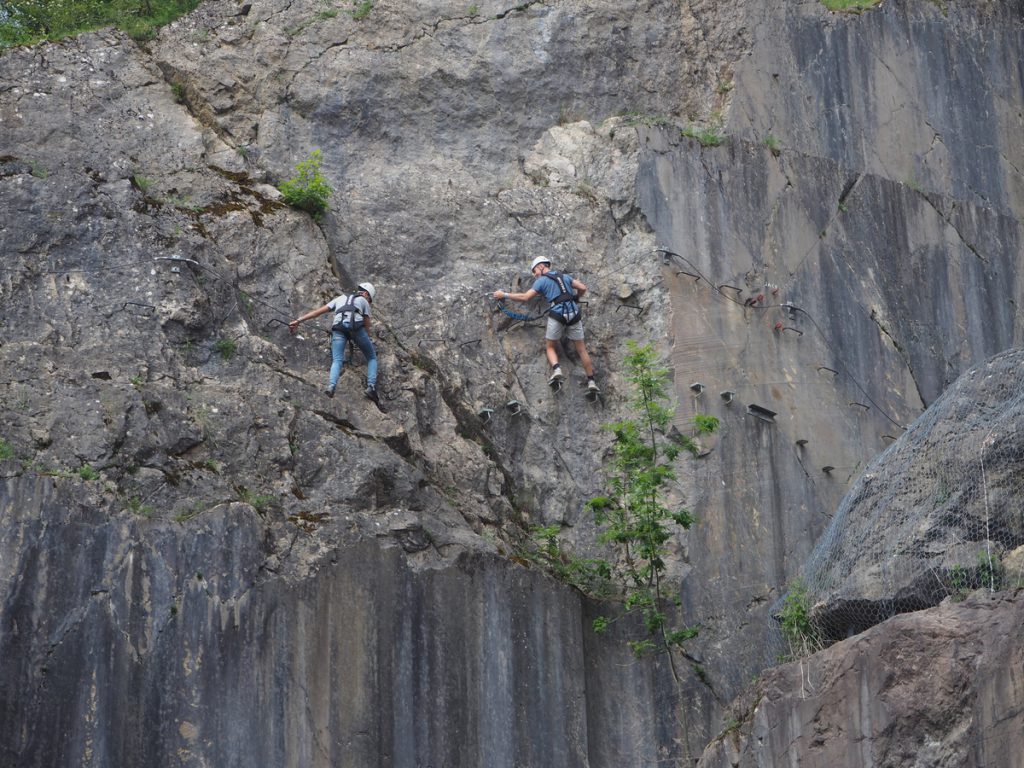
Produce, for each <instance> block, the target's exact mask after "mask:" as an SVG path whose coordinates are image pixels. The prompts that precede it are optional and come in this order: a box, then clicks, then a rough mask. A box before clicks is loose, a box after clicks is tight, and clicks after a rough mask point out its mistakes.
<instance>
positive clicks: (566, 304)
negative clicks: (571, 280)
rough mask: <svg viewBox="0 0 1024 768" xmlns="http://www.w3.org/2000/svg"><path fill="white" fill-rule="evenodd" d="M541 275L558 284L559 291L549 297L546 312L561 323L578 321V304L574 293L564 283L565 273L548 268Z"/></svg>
mask: <svg viewBox="0 0 1024 768" xmlns="http://www.w3.org/2000/svg"><path fill="white" fill-rule="evenodd" d="M541 277H548V278H551V280H553V281H554V282H555V284H556V285H557V286H558V290H559V291H560V293H559V294H558V295H557V296H556V297H555V298H553V299H551V305H550V307H548V314H549V315H550V316H551V317H553V318H554V319H555V320H557V321H558V322H560V323H561V324H562V325H575V324H576V323H578V322H579V321H580V305H579V304H578V303H577V302H576V294H575V293H574V292H573V291H572V289H571V287H570V286H568V285H566V282H565V275H563V274H562V273H561V272H555V271H553V270H548V271H547V272H545V273H544V274H543V275H542V276H541Z"/></svg>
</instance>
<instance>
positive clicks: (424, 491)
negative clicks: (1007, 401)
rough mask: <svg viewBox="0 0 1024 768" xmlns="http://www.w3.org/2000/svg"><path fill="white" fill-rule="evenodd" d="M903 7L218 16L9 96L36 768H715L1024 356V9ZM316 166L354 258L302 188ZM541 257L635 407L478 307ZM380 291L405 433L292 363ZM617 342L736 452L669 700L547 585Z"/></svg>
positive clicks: (62, 60) (7, 304)
mask: <svg viewBox="0 0 1024 768" xmlns="http://www.w3.org/2000/svg"><path fill="white" fill-rule="evenodd" d="M891 5H892V4H885V5H883V6H882V7H880V8H878V9H875V10H872V11H871V12H868V13H865V14H861V15H845V14H831V13H828V12H827V11H825V10H824V8H823V7H821V6H820V5H819V4H817V3H810V2H808V3H798V4H793V3H789V2H787V3H783V2H775V1H774V0H773V1H772V2H758V3H754V2H740V3H729V4H722V3H712V2H694V3H688V4H685V5H680V4H678V3H675V2H667V1H666V2H645V3H625V4H623V3H612V2H588V3H577V2H569V1H567V2H558V3H540V2H527V3H523V4H521V5H518V6H515V7H511V6H505V5H500V4H498V3H494V2H483V3H479V4H477V5H474V6H472V8H470V7H467V8H464V9H458V11H457V12H453V11H452V7H451V6H450V5H449V4H442V3H433V2H422V3H414V4H409V3H399V2H389V1H387V0H382V1H381V2H376V3H374V4H373V5H372V8H370V13H369V14H368V15H366V16H365V17H363V18H356V16H358V15H359V14H355V13H350V12H349V10H350V9H349V8H348V7H347V5H346V4H344V3H343V4H340V5H338V6H337V7H335V6H332V5H327V6H325V4H324V3H322V2H320V0H290V1H289V2H283V1H279V0H260V1H258V2H245V3H236V2H218V3H213V2H211V3H205V4H203V5H202V6H201V7H200V8H199V9H197V11H196V12H194V13H193V14H190V15H189V16H188V17H186V18H184V19H182V20H180V21H178V22H175V23H174V24H172V25H170V26H169V27H167V28H166V29H165V30H163V31H162V32H161V34H160V35H159V37H158V38H157V39H155V40H153V41H150V42H147V43H144V44H139V43H135V42H133V41H131V40H128V39H126V38H124V37H123V36H121V35H119V34H116V33H114V32H111V31H100V32H97V33H91V34H87V35H83V36H81V37H79V38H77V39H75V40H69V41H64V42H61V43H59V44H44V45H40V46H37V47H34V48H31V49H23V50H14V51H8V52H6V53H5V54H4V55H3V56H2V57H0V83H3V84H4V85H3V86H0V128H2V130H0V135H2V136H3V140H2V141H3V143H2V144H0V212H2V213H0V249H2V251H3V253H4V255H5V262H4V265H3V266H2V267H0V301H2V307H3V309H2V312H0V327H2V330H3V335H2V340H0V366H2V370H3V371H4V374H5V375H4V377H3V381H2V382H0V404H2V409H3V416H4V418H3V426H2V428H0V440H2V441H3V442H2V443H0V475H2V476H3V483H4V485H3V490H2V496H0V502H2V504H0V545H2V550H0V605H2V613H0V652H2V655H3V658H4V659H5V664H4V665H3V670H2V672H0V677H2V685H0V690H2V691H3V692H4V693H3V694H0V696H2V698H0V712H2V715H3V716H2V717H0V755H2V757H3V761H6V762H11V761H16V764H18V765H25V766H44V765H45V766H52V765H76V766H80V765H90V766H101V765H112V764H125V765H127V764H169V763H172V762H185V763H188V764H194V765H221V764H228V765H232V764H236V763H237V764H243V763H244V764H247V765H252V764H262V763H264V762H273V763H281V764H285V765H339V764H342V765H344V764H351V765H467V766H470V765H481V764H487V765H515V766H525V765H537V766H540V765H543V766H560V765H566V766H568V765H587V766H594V767H596V766H618V765H623V764H635V765H653V764H656V763H658V764H664V762H665V761H672V760H676V761H686V760H687V759H688V758H692V757H695V756H696V755H697V754H699V753H700V750H701V748H702V747H703V746H704V745H705V744H706V743H707V742H708V741H709V740H710V739H711V738H712V737H713V736H714V735H715V734H716V733H718V732H719V731H720V730H721V725H722V717H723V705H724V702H725V701H726V700H728V699H730V698H732V696H734V695H735V694H736V693H737V692H738V691H739V690H740V689H741V688H742V686H743V685H744V683H745V682H746V681H748V680H749V679H750V676H751V675H752V674H754V673H755V672H757V671H758V670H760V669H761V668H762V667H764V666H765V665H766V664H768V663H771V662H772V661H773V660H774V658H775V654H776V652H777V650H778V647H777V639H778V638H777V633H776V632H775V630H774V625H773V622H772V621H771V618H770V606H771V605H772V603H773V601H774V600H776V599H777V598H778V597H779V595H781V594H782V593H783V591H784V589H785V587H786V585H787V583H789V581H790V580H791V579H792V578H793V577H794V576H795V575H796V574H797V573H798V572H799V569H800V567H801V565H802V564H803V563H804V561H805V560H806V558H807V556H808V555H809V554H810V552H811V551H812V548H813V546H814V543H815V541H816V540H817V538H818V536H819V535H820V534H821V533H822V532H823V531H824V530H825V528H826V526H827V525H828V523H829V520H830V516H831V515H832V513H833V510H835V509H836V507H837V505H838V504H839V503H840V501H841V499H842V498H843V496H844V494H845V493H846V491H847V490H848V488H849V485H850V483H851V482H852V481H853V480H854V478H856V477H857V476H858V475H859V473H860V470H861V468H862V467H864V466H865V465H866V464H867V463H868V462H869V461H870V460H871V459H872V458H874V457H875V456H876V455H878V454H879V453H880V452H881V451H882V450H884V449H885V448H886V447H887V446H888V445H889V444H890V442H891V441H892V440H893V439H895V438H897V437H899V434H900V433H901V431H902V427H903V425H905V424H908V423H910V422H911V421H913V419H914V418H915V417H916V416H917V415H918V414H919V413H920V412H921V410H922V409H923V408H924V407H926V406H928V405H930V404H931V403H933V402H935V401H936V399H937V398H938V397H939V396H940V394H941V393H942V392H943V390H944V389H945V388H946V387H947V386H948V385H949V384H950V383H951V382H952V381H954V380H955V379H956V378H957V376H958V375H959V374H960V373H962V372H963V371H964V370H967V369H968V368H969V367H971V366H972V365H975V364H977V363H979V362H981V361H982V360H984V359H986V358H988V357H990V356H991V355H993V354H995V353H998V352H1000V351H1002V350H1004V349H1006V348H1008V347H1011V346H1019V345H1020V344H1021V343H1022V342H1024V333H1022V328H1021V325H1020V321H1019V319H1018V318H1017V315H1016V312H1015V310H1014V308H1015V307H1016V306H1017V305H1018V304H1019V303H1020V302H1021V301H1022V300H1024V296H1022V295H1021V294H1022V293H1024V289H1022V288H1021V285H1022V284H1024V283H1022V281H1021V279H1020V274H1019V267H1018V265H1017V259H1016V256H1017V254H1018V253H1019V249H1020V243H1021V240H1022V238H1021V232H1020V220H1019V219H1020V211H1021V208H1022V201H1021V189H1020V173H1019V171H1018V170H1017V169H1019V168H1020V167H1022V163H1024V160H1022V159H1021V158H1020V152H1021V147H1020V142H1019V140H1018V139H1019V132H1020V121H1021V118H1020V114H1021V110H1022V109H1024V104H1022V102H1024V97H1022V96H1021V87H1020V82H1019V79H1020V72H1019V68H1017V67H1016V66H1015V62H1017V61H1019V58H1020V57H1019V52H1020V50H1022V48H1024V44H1022V27H1021V22H1020V19H1021V13H1020V10H1021V8H1020V4H1019V3H1011V4H1001V5H998V6H996V5H993V4H989V3H970V2H964V3H951V4H945V6H944V7H943V8H939V7H938V6H937V5H935V4H929V3H925V4H920V6H913V7H908V8H894V7H891ZM979 40H985V41H986V42H985V44H984V45H980V44H979V43H978V41H979ZM940 61H941V63H942V67H938V68H936V63H937V62H940ZM937 72H942V73H944V75H942V76H940V75H938V74H937ZM822 104H825V105H828V109H827V110H825V112H824V113H822V112H821V109H820V105H822ZM986 110H987V112H986ZM709 126H710V127H712V128H714V129H715V130H717V131H718V132H719V133H720V134H722V135H725V136H726V137H727V139H728V141H727V142H726V143H724V144H722V145H719V146H702V145H701V142H699V141H698V140H697V139H694V138H691V136H692V135H693V134H694V133H696V131H695V130H693V128H695V127H709ZM683 128H685V129H686V130H685V134H686V135H684V132H683V131H681V129H683ZM712 133H714V131H712ZM769 139H771V140H769ZM705 143H708V142H706V141H705ZM316 149H319V150H321V151H322V153H323V155H322V157H323V173H324V175H325V177H326V178H327V180H328V181H329V182H330V184H331V185H332V186H333V188H334V193H333V195H332V197H331V201H330V203H331V206H330V210H329V211H328V212H327V214H326V215H325V216H324V217H323V218H322V219H320V220H319V221H314V220H312V219H311V218H310V217H308V216H307V215H305V214H303V213H300V212H298V211H295V210H292V209H290V208H287V207H285V206H284V205H282V204H281V202H280V200H279V195H278V193H277V190H276V189H275V186H276V185H279V184H280V183H281V182H282V181H284V180H286V179H287V178H288V177H289V176H290V175H291V174H292V173H293V169H294V167H295V165H296V163H297V162H299V161H301V160H303V159H305V158H306V157H308V156H309V155H310V153H311V152H312V151H314V150H316ZM659 249H661V250H659ZM538 253H544V254H548V255H549V256H551V257H552V258H553V260H554V261H555V263H556V265H559V266H562V267H564V268H565V269H566V270H567V271H569V272H570V273H571V274H574V275H575V276H578V277H580V278H581V279H583V280H584V282H586V283H587V284H588V285H589V286H590V291H589V292H588V294H587V300H588V304H587V306H586V316H585V319H584V323H585V326H586V333H587V338H588V345H589V347H590V350H591V354H592V355H593V357H594V358H595V360H596V362H597V364H598V369H599V374H598V375H599V380H600V382H601V384H602V387H603V389H604V393H605V396H604V400H603V402H602V403H599V404H596V405H591V404H588V403H587V402H585V400H584V398H583V397H582V393H581V392H580V391H579V388H578V386H576V385H578V384H580V383H581V382H582V379H581V377H580V371H579V367H578V364H577V363H576V362H575V361H574V360H573V358H572V355H571V353H569V352H567V353H566V354H567V356H568V357H569V361H568V363H567V364H566V369H567V372H568V373H569V374H570V376H571V380H570V385H569V386H568V387H566V389H565V390H564V391H563V392H562V393H561V394H560V395H559V396H557V397H553V396H552V395H551V393H550V391H549V390H548V389H547V387H546V386H545V380H546V377H547V370H546V368H547V366H546V362H545V360H544V358H543V355H542V352H541V340H540V336H541V333H542V332H541V327H540V326H539V325H538V324H537V323H520V322H516V321H514V320H512V319H511V318H509V317H507V316H506V315H504V314H501V313H500V312H498V311H496V309H495V307H494V306H493V304H492V303H491V302H490V301H488V300H486V299H485V298H484V297H485V295H486V294H488V293H489V292H490V291H492V290H494V289H495V288H515V287H525V286H526V285H529V276H528V273H527V270H526V268H527V266H528V264H529V261H530V259H531V258H532V257H533V256H534V255H536V254H538ZM364 279H371V280H373V282H374V283H375V284H376V285H377V287H378V290H379V294H378V300H377V302H376V304H375V307H374V315H375V319H376V325H377V327H376V329H375V338H376V343H377V349H378V354H379V357H380V361H381V370H382V375H381V380H380V388H381V392H382V395H383V399H382V406H383V407H382V409H377V408H376V407H374V405H373V404H372V403H370V402H368V401H365V400H364V399H363V398H362V396H361V394H360V389H361V386H360V379H361V377H362V375H363V374H364V372H365V368H364V367H363V361H362V358H361V356H360V355H359V353H356V354H355V359H354V360H353V361H352V362H351V363H350V364H347V365H346V370H345V372H344V374H343V377H342V383H341V388H340V390H339V395H338V396H337V397H336V398H335V399H334V400H327V399H325V398H324V397H323V396H322V394H321V390H322V388H323V386H324V383H325V379H326V373H327V366H328V365H329V355H328V352H327V349H326V338H327V336H326V333H325V330H326V327H327V326H326V324H321V325H319V326H317V325H316V324H315V323H311V324H309V325H306V326H304V327H302V328H301V330H300V333H299V334H298V335H297V336H290V335H289V334H288V331H287V329H286V323H287V321H288V320H289V319H291V318H294V317H296V316H297V315H298V314H300V313H301V312H303V311H305V310H308V309H311V308H313V307H316V306H320V305H322V304H323V303H324V302H325V301H327V300H329V299H331V298H333V297H334V296H335V295H337V294H338V293H339V292H341V290H343V289H344V288H351V287H352V286H353V285H354V284H355V283H356V282H358V281H360V280H364ZM534 309H535V308H534ZM627 339H635V340H638V341H654V342H655V343H656V344H657V345H658V346H659V348H660V349H661V350H662V351H663V352H664V353H665V355H666V357H667V358H668V359H669V361H670V364H671V367H672V370H673V373H674V376H675V384H676V390H677V393H678V396H679V405H678V419H677V428H679V429H680V430H681V431H684V432H686V431H689V429H690V423H691V419H692V416H693V415H694V413H696V412H702V413H711V414H713V415H716V416H718V417H719V418H720V419H721V422H722V430H721V432H720V434H719V435H718V436H717V437H716V438H715V439H714V441H713V442H709V443H708V444H707V445H706V446H704V447H705V449H706V451H707V453H706V455H705V456H704V458H702V459H700V460H699V461H688V462H687V463H685V464H682V465H681V466H680V468H679V469H680V472H679V474H680V477H681V478H683V480H682V482H681V485H680V487H679V488H678V500H679V501H680V502H682V501H685V502H686V503H688V504H689V506H690V507H691V508H692V509H693V510H694V511H695V512H696V513H697V515H698V517H699V519H700V522H699V524H698V525H697V526H695V527H694V529H693V530H692V531H690V532H689V533H688V534H687V533H686V532H683V531H679V532H677V535H676V536H675V537H674V539H673V541H672V544H671V546H672V556H671V561H672V562H671V569H672V575H673V576H672V577H673V579H674V581H675V583H676V584H677V588H678V592H679V594H680V597H681V600H682V603H683V610H684V616H685V618H686V620H687V621H689V622H691V623H693V624H700V625H701V627H702V632H701V636H700V638H699V639H698V640H697V641H696V642H695V643H694V644H693V646H692V648H691V649H690V654H691V656H692V657H693V659H694V660H695V661H694V662H693V664H691V665H685V666H684V667H683V678H684V679H683V682H682V684H681V685H679V686H676V685H675V684H673V683H672V682H671V676H670V675H669V674H668V673H667V670H666V669H665V668H664V666H663V663H660V662H658V661H645V662H643V663H637V662H633V661H632V660H631V659H630V658H629V657H628V655H627V654H626V653H625V651H624V648H623V646H622V644H621V643H620V642H618V640H617V639H616V638H604V637H598V636H595V635H593V634H592V633H591V632H590V631H589V630H588V629H587V627H588V626H589V620H590V619H591V618H592V617H593V615H595V613H596V612H597V610H598V608H597V607H595V606H592V605H589V604H587V603H585V602H583V601H581V600H580V598H579V597H578V596H577V595H575V594H574V593H571V592H569V591H568V590H567V589H566V588H565V587H563V586H561V585H558V584H557V583H555V582H554V581H552V580H550V579H548V578H547V577H545V576H544V575H543V574H541V573H540V572H539V570H537V569H536V568H525V567H524V566H523V561H522V559H521V558H520V557H518V555H519V554H520V553H521V550H522V548H523V546H524V542H525V541H526V539H527V538H528V534H527V531H528V530H529V528H530V526H533V525H538V524H543V525H559V526H561V528H562V534H561V540H562V542H563V546H564V547H565V548H566V549H567V550H569V551H572V552H574V553H578V554H582V555H587V554H593V553H595V552H596V551H598V546H597V543H596V536H597V532H596V531H595V529H594V526H593V523H592V521H591V520H590V519H589V517H588V515H587V514H586V513H585V512H584V509H583V502H584V501H585V500H586V499H587V498H589V497H590V496H592V495H594V494H596V493H598V492H599V491H600V490H601V488H602V483H603V477H602V473H601V466H602V461H603V459H604V458H605V456H606V454H607V451H608V449H609V445H610V443H609V437H608V434H607V433H606V432H605V431H603V430H602V428H601V425H602V424H603V423H605V422H608V421H612V420H614V419H615V418H618V417H619V416H621V415H622V414H624V413H625V411H626V408H627V405H626V398H627V397H628V393H629V392H628V385H627V382H626V381H625V380H624V379H623V377H622V375H621V360H622V356H623V353H624V341H625V340H627ZM691 385H701V386H694V387H691ZM772 414H774V415H772ZM488 415H489V418H487V416H488ZM826 466H827V467H830V468H831V469H830V470H829V471H828V472H823V471H822V468H823V467H826ZM1007 546H1009V544H1007ZM7 660H10V661H7ZM42 723H46V724H47V726H48V727H45V728H44V727H40V724H42ZM50 723H56V724H57V727H49V724H50ZM268 755H272V756H273V759H270V760H268V759H267V756H268Z"/></svg>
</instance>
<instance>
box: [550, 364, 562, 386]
mask: <svg viewBox="0 0 1024 768" xmlns="http://www.w3.org/2000/svg"><path fill="white" fill-rule="evenodd" d="M564 378H565V374H563V373H562V369H561V368H555V370H553V371H552V372H551V378H550V379H548V386H549V387H554V386H557V385H558V384H561V383H562V380H563V379H564Z"/></svg>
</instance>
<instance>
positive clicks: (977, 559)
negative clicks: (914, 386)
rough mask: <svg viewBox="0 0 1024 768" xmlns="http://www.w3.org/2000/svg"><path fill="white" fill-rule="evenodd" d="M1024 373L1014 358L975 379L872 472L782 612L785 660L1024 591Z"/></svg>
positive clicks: (971, 375)
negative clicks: (907, 615) (930, 612)
mask: <svg viewBox="0 0 1024 768" xmlns="http://www.w3.org/2000/svg"><path fill="white" fill-rule="evenodd" d="M1022 373H1024V351H1022V350H1013V351H1010V352H1006V353H1003V354H1001V355H998V356H997V357H995V358H993V359H991V360H989V361H988V362H986V363H984V364H982V365H981V366H979V367H978V368H975V369H974V370H972V371H970V372H968V373H966V374H964V375H963V376H962V377H961V378H960V379H959V380H958V381H957V382H956V383H954V384H953V386H951V387H950V388H949V390H947V392H946V393H944V394H943V395H942V397H940V398H939V399H938V400H937V401H936V402H935V403H934V404H933V405H932V407H930V408H929V409H928V410H927V411H925V413H924V414H922V415H921V417H920V418H918V420H917V421H916V422H915V423H914V424H913V425H912V426H911V427H910V429H909V430H908V431H907V433H906V434H904V435H903V436H902V437H901V438H900V439H899V440H898V441H897V442H895V443H893V444H892V445H891V446H890V447H889V448H888V449H887V450H886V451H885V452H884V453H882V454H881V455H880V456H879V457H878V458H877V459H875V460H874V461H873V462H872V463H871V464H870V465H869V467H868V468H867V470H866V471H865V472H864V474H863V475H862V476H861V477H860V478H859V479H858V480H857V481H856V482H855V483H854V485H853V486H852V487H851V489H850V491H849V492H848V493H847V494H846V496H845V497H844V499H843V501H842V503H841V504H840V506H839V509H838V510H837V512H836V514H835V516H834V518H833V520H832V524H831V525H830V526H829V528H828V530H826V532H825V533H824V534H823V535H822V538H821V540H820V541H819V542H818V544H817V545H816V546H815V549H814V551H813V552H812V553H811V556H810V558H809V559H808V561H807V563H806V564H805V566H804V568H803V569H802V571H801V575H800V576H799V578H797V579H795V580H794V581H793V582H792V583H791V584H790V588H789V592H788V594H787V595H786V596H785V597H784V598H783V599H781V600H779V601H778V602H777V603H776V604H775V605H774V606H773V609H772V616H773V617H774V619H775V621H776V622H778V628H779V630H780V634H781V635H782V647H783V648H784V650H785V651H786V652H788V653H789V654H791V655H799V654H800V653H803V652H806V651H807V650H813V649H814V648H815V647H820V646H823V645H828V644H831V643H833V642H836V641H837V640H841V639H843V638H845V637H849V636H851V635H853V634H856V633H858V632H862V631H864V630H865V629H867V628H869V627H871V626H873V625H875V624H878V623H879V622H881V621H884V620H885V619H886V618H888V617H890V616H893V615H894V614H897V613H901V612H905V611H911V610H918V609H922V608H926V607H929V606H933V605H936V604H938V603H939V602H940V601H942V600H943V599H945V598H947V597H949V598H952V599H954V600H959V599H963V597H964V596H966V594H967V593H968V592H970V591H972V590H974V589H987V590H992V591H999V590H1002V589H1014V588H1017V587H1019V586H1024V572H1022V569H1024V547H1022V544H1024V377H1022V375H1021V374H1022ZM787 646H788V647H787Z"/></svg>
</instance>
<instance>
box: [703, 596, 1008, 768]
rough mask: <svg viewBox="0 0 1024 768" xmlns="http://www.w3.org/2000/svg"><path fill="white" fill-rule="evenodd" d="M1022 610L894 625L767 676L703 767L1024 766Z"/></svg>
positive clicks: (1004, 608) (914, 618) (942, 615)
mask: <svg viewBox="0 0 1024 768" xmlns="http://www.w3.org/2000/svg"><path fill="white" fill-rule="evenodd" d="M1022 624H1024V600H1022V599H1021V598H1020V597H1019V596H1018V597H1016V598H1012V599H1011V598H1008V597H1005V596H1004V597H998V596H997V597H990V596H988V595H987V594H979V595H976V596H974V597H971V598H969V599H968V600H967V601H966V602H963V603H953V602H945V603H943V604H942V605H941V606H939V607H938V608H934V609H930V610H927V611H919V612H916V613H908V614H904V615H901V616H897V617H895V618H892V619H889V620H888V621H886V622H885V623H883V624H880V625H878V626H875V627H873V628H871V629H870V630H868V631H867V632H865V633H863V634H861V635H858V636H857V637H855V638H852V639H850V640H845V641H843V642H841V643H837V644H836V645H833V646H832V647H830V648H828V649H826V650H824V651H821V652H819V653H816V654H814V655H813V656H809V657H808V658H806V659H802V660H801V661H798V662H791V663H789V664H785V665H783V666H780V667H778V668H776V669H771V670H768V671H767V672H765V674H764V676H763V677H762V679H761V680H759V681H758V682H757V684H756V685H755V686H754V689H753V690H752V691H751V692H750V693H749V694H748V695H747V696H745V697H744V698H743V699H742V700H740V701H737V702H736V704H735V705H734V707H735V709H734V710H733V714H732V715H731V716H730V719H729V720H728V721H727V722H728V731H727V732H726V733H724V734H722V735H721V736H719V737H718V738H717V739H716V740H715V741H714V743H713V744H712V745H711V746H709V747H708V749H707V751H706V752H705V753H704V755H703V756H702V757H701V760H700V762H699V763H698V765H700V766H701V768H727V767H728V768H744V767H745V766H758V768H773V766H790V765H793V764H794V762H795V761H798V762H799V764H800V765H806V766H814V767H816V768H855V767H859V766H866V765H893V766H896V765H899V766H930V767H931V768H980V767H981V766H991V765H1000V766H1006V768H1015V767H1016V766H1020V765H1024V757H1022V755H1024V709H1022V707H1021V702H1022V701H1024V678H1022V676H1021V669H1022V665H1024V639H1022V636H1021V632H1020V628H1021V626H1022Z"/></svg>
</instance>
